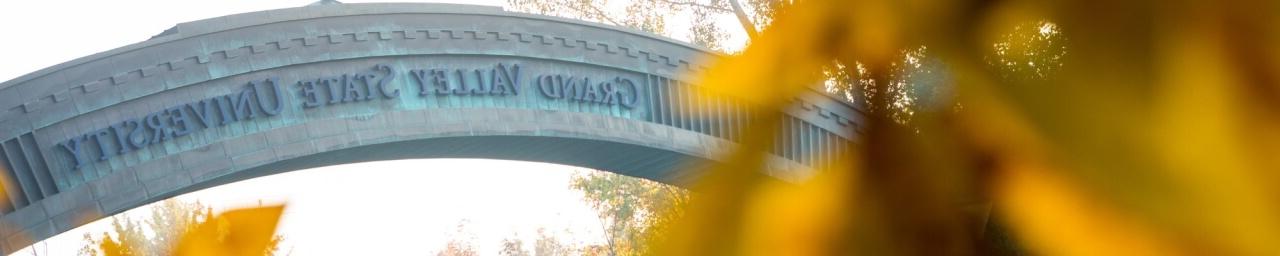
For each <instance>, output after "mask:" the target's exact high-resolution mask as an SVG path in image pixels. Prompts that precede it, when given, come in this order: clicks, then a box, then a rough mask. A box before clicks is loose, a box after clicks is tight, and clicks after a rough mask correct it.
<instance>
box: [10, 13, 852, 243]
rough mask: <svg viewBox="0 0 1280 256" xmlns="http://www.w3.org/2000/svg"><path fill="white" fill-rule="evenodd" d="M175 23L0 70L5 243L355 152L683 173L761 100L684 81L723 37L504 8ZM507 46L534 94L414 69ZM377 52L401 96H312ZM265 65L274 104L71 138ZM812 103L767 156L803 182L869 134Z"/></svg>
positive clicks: (371, 157) (843, 111) (233, 85)
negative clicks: (183, 124)
mask: <svg viewBox="0 0 1280 256" xmlns="http://www.w3.org/2000/svg"><path fill="white" fill-rule="evenodd" d="M171 32H172V33H169V32H167V33H166V34H164V35H161V36H158V37H157V38H153V39H151V40H148V41H144V42H141V43H137V44H133V45H129V46H125V47H121V48H118V49H114V50H110V51H107V52H103V53H98V54H94V55H91V56H87V57H83V58H80V59H77V60H74V61H70V62H67V63H63V64H59V65H56V66H53V67H50V68H46V69H44V70H40V71H37V72H34V73H31V74H28V75H25V76H22V77H20V78H18V79H14V80H12V81H7V82H4V83H2V84H0V145H2V146H3V147H0V169H2V170H0V171H3V174H4V176H6V177H7V178H6V179H0V183H2V184H3V185H4V188H5V190H6V191H5V192H6V193H7V195H8V198H0V213H2V214H3V215H0V251H3V252H5V253H9V252H12V251H14V250H17V249H20V248H22V247H24V246H27V245H29V244H31V243H33V242H34V241H39V240H42V239H45V238H48V237H50V236H53V235H55V234H58V233H61V232H64V231H67V230H70V229H72V228H75V227H77V226H80V225H83V224H85V223H88V222H91V221H93V220H97V219H100V218H102V217H104V216H109V215H111V214H115V213H119V212H122V211H124V210H127V209H130V208H133V207H137V206H140V205H143V204H145V203H149V202H153V201H157V200H161V199H163V198H167V197H170V196H173V195H177V194H180V193H184V192H189V191H194V190H197V189H200V188H205V187H210V186H214V185H218V184H223V183H227V182H233V181H237V180H243V179H248V178H252V177H258V176H263V175H269V174H273V173H279V172H286V171H292V170H298V169H303V168H309V167H316V166H324V165H332V164H340V163H350V162H361V161H375V160H388V159H406V158H433V157H451V158H498V159H514V160H529V161H542V162H553V163H562V164H570V165H577V166H584V167H590V168H595V169H601V170H607V171H614V172H618V173H622V174H626V175H632V176H637V177H644V178H649V179H654V180H657V181H662V182H667V183H672V184H685V183H686V182H687V181H689V180H691V179H695V178H696V177H697V176H698V173H696V172H689V171H688V170H697V168H688V167H690V166H693V167H696V166H700V165H705V164H707V163H710V162H711V161H715V160H716V159H718V158H719V154H722V153H723V152H725V151H726V149H729V148H732V147H734V143H733V141H735V140H736V139H737V138H738V136H740V135H741V134H742V132H743V131H742V129H744V127H745V126H744V125H743V124H744V123H746V122H748V121H749V120H748V117H749V116H751V115H753V113H747V112H745V111H744V109H745V108H744V105H743V103H741V102H737V101H734V100H732V99H728V98H724V97H715V96H711V97H695V96H696V95H703V94H701V93H700V92H699V88H698V87H697V86H696V85H691V84H687V83H685V82H683V81H689V80H690V79H689V78H688V77H686V76H688V74H690V73H696V72H698V71H699V70H702V69H704V68H705V65H706V64H705V61H707V60H708V59H709V58H711V54H709V53H708V52H707V51H705V50H702V49H699V48H697V47H693V46H689V45H686V44H683V43H680V42H676V41H671V40H669V39H664V38H661V37H657V36H654V35H650V34H647V33H643V32H638V31H633V30H630V29H624V28H617V27H611V26H603V25H598V24H590V23H584V22H580V21H573V20H566V19H560V18H552V17H545V16H538V15H527V14H518V13H510V12H505V11H502V10H501V9H498V8H491V7H479V6H466V5H443V4H342V5H323V6H309V7H303V8H291V9H281V10H271V11H263V12H253V13H245V14H237V15H230V16H225V17H219V18H213V19H207V20H201V21H195V22H189V23H183V24H179V25H177V26H176V27H175V30H173V31H171ZM86 40H92V39H86ZM498 63H501V64H504V65H519V66H520V69H521V72H525V73H523V74H524V75H525V76H528V77H527V78H525V79H528V80H525V81H523V82H522V83H524V84H522V85H520V86H523V88H522V90H523V91H521V92H520V94H518V95H504V96H501V97H498V96H448V95H446V96H441V95H427V96H419V95H418V92H419V91H418V89H417V86H418V85H417V84H415V83H417V82H416V81H415V80H414V79H415V78H414V77H412V76H410V75H408V74H406V73H404V72H405V71H408V70H411V69H432V68H438V69H448V70H456V69H462V70H468V71H469V70H474V69H482V70H489V68H491V67H494V65H495V64H498ZM377 65H385V66H388V67H392V68H394V69H395V70H396V73H392V74H394V75H395V80H393V81H392V82H391V83H389V86H393V87H394V88H399V89H401V95H400V96H399V97H397V98H378V99H376V100H368V101H361V102H353V103H344V104H336V105H326V106H323V107H317V108H306V107H304V106H302V105H303V104H301V99H300V98H299V97H298V93H299V91H298V89H299V87H298V85H296V84H294V83H295V81H303V80H308V79H314V78H316V77H324V76H333V75H338V74H347V73H353V72H363V71H368V70H370V68H371V67H375V66H377ZM534 74H547V75H550V74H564V75H569V76H580V77H593V79H604V78H611V77H616V78H619V79H623V78H625V79H631V80H632V81H635V82H636V83H638V86H639V87H638V88H640V89H639V91H638V92H636V95H635V97H637V105H636V106H634V107H633V108H626V107H623V106H620V105H608V104H589V103H582V102H573V101H566V100H555V99H550V98H547V97H545V96H544V95H540V94H539V93H538V91H537V89H535V87H533V86H532V85H531V84H530V82H531V81H529V80H533V79H534ZM267 78H278V79H279V80H280V81H282V85H281V86H282V87H284V88H285V89H286V90H285V91H287V92H288V94H289V96H288V97H284V99H285V101H284V102H283V108H284V109H283V110H282V111H281V113H280V114H278V115H275V116H269V117H267V116H262V117H259V118H254V119H250V120H244V121H238V122H234V123H230V124H227V125H225V126H211V127H209V128H207V129H203V130H197V131H194V132H192V133H191V134H188V135H185V136H181V137H176V138H174V139H171V140H167V141H164V142H163V143H156V144H153V145H149V146H143V147H141V148H138V149H135V150H133V151H131V152H127V153H120V154H115V155H111V156H109V157H108V158H105V159H106V160H103V161H97V160H96V159H82V160H84V162H85V163H84V166H81V167H80V168H75V167H74V163H75V160H74V158H73V157H74V155H72V154H71V153H69V151H67V150H66V149H64V148H61V146H60V145H59V143H66V142H67V141H68V140H73V139H75V138H79V137H81V136H85V135H86V134H93V133H95V132H99V131H103V130H102V129H108V128H110V127H111V126H112V125H115V124H117V123H120V122H121V121H123V120H127V119H130V118H144V116H146V115H148V114H149V113H156V112H157V111H162V110H165V109H166V108H170V107H174V106H182V105H183V104H186V103H191V102H199V101H200V100H201V99H207V98H210V97H215V96H218V95H226V94H229V93H236V92H238V91H240V90H242V89H243V88H245V85H246V84H247V83H250V82H253V81H261V80H263V79H267ZM482 79H483V78H482ZM795 101H796V105H795V107H794V108H793V109H790V110H788V111H787V112H786V113H779V114H785V115H787V116H788V119H787V120H790V121H789V122H788V124H787V126H786V131H787V132H786V133H787V135H786V136H783V137H780V138H779V140H778V141H779V142H780V143H781V145H782V146H780V147H779V148H778V149H776V150H774V152H773V153H774V154H775V156H774V157H773V161H772V162H771V165H772V166H771V168H770V170H771V171H770V173H769V174H770V175H772V176H774V177H778V178H781V179H785V180H798V179H802V178H804V177H806V176H807V175H808V171H807V170H810V169H812V168H811V166H814V165H821V164H822V163H824V162H825V161H827V160H829V159H830V158H831V156H832V155H833V154H837V152H840V151H841V150H842V147H844V146H845V145H847V143H845V142H847V141H850V140H854V139H856V137H857V134H858V133H857V130H856V127H857V123H858V122H859V121H860V114H859V112H858V110H856V109H854V108H852V107H851V106H849V105H847V104H844V103H843V102H842V101H840V100H837V99H834V98H832V97H830V96H828V95H825V94H823V93H821V92H817V91H815V92H811V93H808V94H806V95H802V96H801V97H797V98H796V99H795ZM179 111H182V110H179ZM192 111H194V110H192ZM755 114H758V113H755ZM166 120H169V121H171V120H170V119H166ZM169 121H166V122H169ZM103 138H107V137H103ZM98 143H103V142H98ZM108 144H109V143H107V144H104V145H108ZM86 145H94V144H86ZM112 145H113V144H112ZM86 147H90V148H92V147H96V146H86ZM86 150H89V149H86ZM93 150H97V149H96V148H95V149H93ZM93 152H97V151H93ZM104 152H105V151H104ZM86 155H91V154H86Z"/></svg>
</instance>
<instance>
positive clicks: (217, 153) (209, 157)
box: [178, 143, 229, 170]
mask: <svg viewBox="0 0 1280 256" xmlns="http://www.w3.org/2000/svg"><path fill="white" fill-rule="evenodd" d="M222 145H223V144H222V143H214V144H212V145H208V146H204V147H200V148H196V149H192V150H187V151H186V152H182V153H178V159H179V160H181V162H182V167H183V168H185V169H187V170H190V169H192V168H194V167H196V166H200V165H204V164H205V163H207V162H214V161H220V160H221V161H225V160H227V159H228V158H229V157H227V154H226V151H224V150H223V148H222Z"/></svg>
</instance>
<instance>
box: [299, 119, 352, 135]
mask: <svg viewBox="0 0 1280 256" xmlns="http://www.w3.org/2000/svg"><path fill="white" fill-rule="evenodd" d="M305 127H306V129H307V132H308V133H310V134H309V136H311V137H325V136H331V135H337V134H343V133H347V121H346V120H343V119H341V118H332V119H324V120H313V121H309V122H307V124H306V125H305Z"/></svg>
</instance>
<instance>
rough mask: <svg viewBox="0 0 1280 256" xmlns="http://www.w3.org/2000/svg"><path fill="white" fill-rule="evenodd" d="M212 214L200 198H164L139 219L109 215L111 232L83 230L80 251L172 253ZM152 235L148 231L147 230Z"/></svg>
mask: <svg viewBox="0 0 1280 256" xmlns="http://www.w3.org/2000/svg"><path fill="white" fill-rule="evenodd" d="M212 217H213V208H211V207H208V206H206V205H204V204H201V203H200V202H195V203H186V202H182V201H178V200H176V199H172V198H171V199H165V200H164V201H161V202H160V203H159V204H157V205H155V206H154V207H153V208H152V209H151V215H150V216H149V217H148V218H146V219H144V220H142V221H138V220H134V219H132V218H129V217H128V216H112V217H111V227H112V232H104V233H102V235H101V236H98V237H96V238H95V237H94V236H92V235H90V234H84V242H85V245H84V246H83V247H81V248H80V255H88V256H97V255H107V256H114V255H130V256H149V255H172V254H173V249H174V247H173V246H174V245H176V244H177V242H178V240H179V239H180V238H181V237H182V235H183V234H185V233H186V232H187V230H188V229H189V228H191V227H195V226H197V225H199V224H201V223H204V222H205V221H208V220H209V219H210V218H212ZM148 231H149V232H150V233H151V235H147V232H148ZM283 239H284V237H283V236H275V237H274V239H272V240H271V242H270V243H269V245H268V247H267V252H266V253H265V255H273V254H274V252H275V251H276V250H277V249H279V245H280V241H282V240H283Z"/></svg>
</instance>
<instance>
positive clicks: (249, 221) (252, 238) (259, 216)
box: [174, 205, 284, 256]
mask: <svg viewBox="0 0 1280 256" xmlns="http://www.w3.org/2000/svg"><path fill="white" fill-rule="evenodd" d="M283 212H284V206H283V205H278V206H267V207H258V208H248V209H238V210H232V211H227V212H225V213H222V214H221V215H218V216H217V217H214V218H213V219H211V220H209V221H206V222H204V223H201V224H200V225H197V226H196V227H194V228H192V229H190V230H188V231H187V233H186V234H184V235H183V236H182V239H180V240H178V245H177V246H176V249H175V250H174V251H175V254H176V255H182V256H201V255H210V256H213V255H264V254H266V253H267V251H266V250H267V248H268V246H269V245H270V243H271V239H272V237H273V236H274V234H275V230H276V224H278V222H279V220H280V214H281V213H283Z"/></svg>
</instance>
